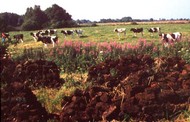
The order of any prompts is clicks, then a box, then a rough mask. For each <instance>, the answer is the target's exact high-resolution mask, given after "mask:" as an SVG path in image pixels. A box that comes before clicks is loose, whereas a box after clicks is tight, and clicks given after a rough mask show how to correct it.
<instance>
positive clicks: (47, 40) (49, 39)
mask: <svg viewBox="0 0 190 122" xmlns="http://www.w3.org/2000/svg"><path fill="white" fill-rule="evenodd" d="M41 32H42V31H38V32H36V33H30V35H31V36H32V37H33V38H34V40H35V41H41V42H42V43H44V46H45V47H47V44H53V47H54V46H55V43H56V44H58V43H59V40H58V37H57V36H50V35H45V36H44V35H42V34H41Z"/></svg>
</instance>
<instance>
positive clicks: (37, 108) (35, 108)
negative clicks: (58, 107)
mask: <svg viewBox="0 0 190 122" xmlns="http://www.w3.org/2000/svg"><path fill="white" fill-rule="evenodd" d="M49 118H50V115H48V113H47V112H46V110H45V108H44V107H42V105H41V103H39V102H38V101H37V98H36V96H35V95H34V94H33V93H32V91H31V89H29V88H27V87H26V86H24V85H22V84H21V83H18V82H14V83H11V85H7V86H6V87H3V88H1V121H2V122H13V121H14V122H21V121H28V120H30V121H32V122H36V121H40V122H42V121H43V122H44V121H47V120H48V119H49Z"/></svg>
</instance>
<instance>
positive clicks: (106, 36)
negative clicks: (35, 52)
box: [10, 23, 190, 49]
mask: <svg viewBox="0 0 190 122" xmlns="http://www.w3.org/2000/svg"><path fill="white" fill-rule="evenodd" d="M136 27H137V28H138V27H142V28H144V36H141V34H140V33H139V34H137V37H134V35H133V32H131V31H130V29H131V28H136ZM151 27H160V28H161V32H164V33H172V32H177V31H178V32H181V33H182V35H183V37H182V38H183V39H185V40H186V39H190V23H186V24H173V23H172V24H163V23H157V24H156V23H139V24H138V25H131V24H123V25H122V24H113V25H109V24H99V25H98V26H95V27H80V29H83V30H84V35H83V37H78V36H77V35H75V36H74V37H70V36H68V37H66V38H64V36H63V34H62V33H61V30H62V29H65V30H67V29H77V28H62V29H57V30H58V33H57V35H58V37H59V41H60V43H59V44H61V43H62V42H63V41H64V40H73V41H84V42H89V41H95V42H105V41H108V42H109V41H117V42H121V43H122V42H129V43H135V42H137V41H138V40H139V39H146V41H148V42H150V41H153V42H155V43H159V40H160V38H159V36H158V34H157V33H155V34H154V36H150V33H149V32H148V31H147V29H148V28H151ZM114 28H126V29H127V35H126V36H125V37H124V36H123V35H121V39H119V38H118V35H117V33H115V32H114V31H113V30H114ZM30 32H32V31H19V32H18V31H17V32H10V35H11V37H12V36H13V35H14V34H18V33H23V34H24V43H23V44H19V45H17V46H16V47H14V48H18V49H23V48H30V47H32V48H41V47H43V44H42V43H41V42H34V40H33V38H32V37H31V36H30ZM12 47H13V46H10V48H12ZM49 47H52V46H51V45H50V46H49Z"/></svg>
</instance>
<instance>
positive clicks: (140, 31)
mask: <svg viewBox="0 0 190 122" xmlns="http://www.w3.org/2000/svg"><path fill="white" fill-rule="evenodd" d="M130 31H133V33H134V36H137V33H141V34H142V36H143V28H131V30H130Z"/></svg>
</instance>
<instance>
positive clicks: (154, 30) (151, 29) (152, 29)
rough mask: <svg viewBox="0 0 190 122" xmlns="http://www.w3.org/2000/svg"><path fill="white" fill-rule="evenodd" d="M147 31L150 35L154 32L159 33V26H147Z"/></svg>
mask: <svg viewBox="0 0 190 122" xmlns="http://www.w3.org/2000/svg"><path fill="white" fill-rule="evenodd" d="M148 32H150V34H151V36H153V34H154V33H161V28H160V27H155V28H149V29H148Z"/></svg>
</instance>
